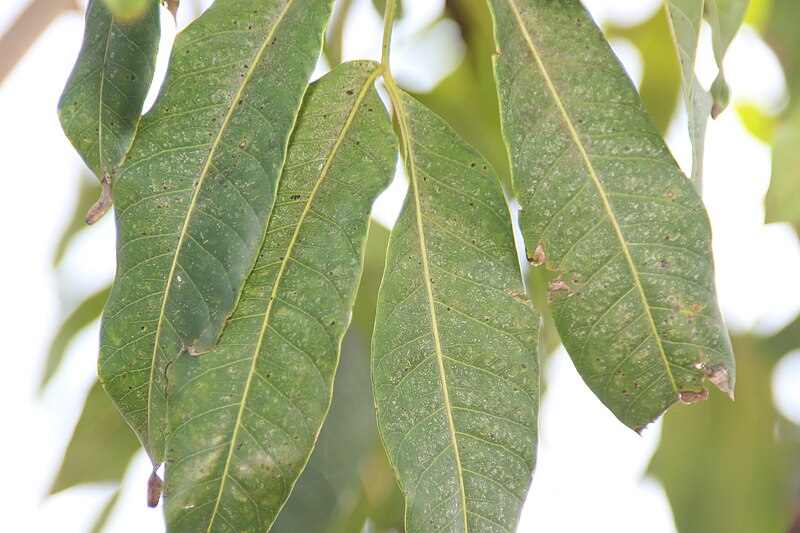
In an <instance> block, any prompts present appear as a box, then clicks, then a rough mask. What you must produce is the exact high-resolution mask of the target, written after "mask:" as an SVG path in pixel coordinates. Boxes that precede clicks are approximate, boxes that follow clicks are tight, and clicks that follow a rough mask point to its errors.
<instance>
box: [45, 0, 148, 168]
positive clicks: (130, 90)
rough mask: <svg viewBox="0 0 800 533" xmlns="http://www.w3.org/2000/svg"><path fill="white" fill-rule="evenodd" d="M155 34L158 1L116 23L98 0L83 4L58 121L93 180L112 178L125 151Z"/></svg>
mask: <svg viewBox="0 0 800 533" xmlns="http://www.w3.org/2000/svg"><path fill="white" fill-rule="evenodd" d="M160 35H161V25H160V22H159V8H158V3H157V2H150V6H148V8H147V10H146V12H145V13H144V14H143V16H142V18H141V19H139V20H136V21H133V22H130V23H125V22H120V21H118V20H116V19H115V18H114V16H113V15H112V14H111V12H110V11H109V10H108V8H107V7H106V6H105V5H104V3H103V2H102V1H101V0H92V1H91V2H89V5H88V6H87V9H86V29H85V30H84V37H83V44H82V45H81V51H80V53H79V55H78V59H77V60H76V62H75V66H74V67H73V70H72V73H71V74H70V77H69V79H68V80H67V83H66V86H65V87H64V92H63V93H62V95H61V98H60V99H59V102H58V118H59V121H60V122H61V126H62V128H63V130H64V133H65V134H66V136H67V138H68V139H69V140H70V142H71V143H72V145H73V146H74V147H75V150H77V152H78V154H80V156H81V158H83V160H84V161H85V162H86V165H87V166H88V167H89V168H90V169H91V170H92V172H94V173H95V175H96V176H97V177H98V179H101V180H102V179H103V178H104V177H106V176H111V175H112V174H114V173H115V167H117V166H118V165H119V164H120V163H121V162H122V159H123V157H124V155H125V152H127V150H128V148H130V145H131V142H132V141H133V136H134V133H135V131H136V127H137V125H138V123H139V118H140V116H141V114H142V106H143V105H144V100H145V97H146V96H147V91H148V90H149V88H150V84H151V83H152V81H153V74H154V72H155V61H156V53H157V52H158V41H159V38H160Z"/></svg>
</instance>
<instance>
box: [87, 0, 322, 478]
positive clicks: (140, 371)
mask: <svg viewBox="0 0 800 533" xmlns="http://www.w3.org/2000/svg"><path fill="white" fill-rule="evenodd" d="M330 12H331V1H329V0H325V1H322V0H289V1H285V2H279V1H274V0H273V1H268V2H264V1H261V0H220V1H218V2H216V3H215V4H214V5H213V6H212V7H211V8H209V9H208V10H207V11H206V12H205V13H204V14H203V15H202V16H201V17H200V18H198V19H196V20H195V21H194V22H193V23H192V24H191V25H190V26H188V27H187V28H186V29H185V30H183V31H182V32H181V33H180V34H178V36H177V37H176V40H175V45H174V47H173V51H172V58H171V62H170V67H169V71H168V73H167V78H166V80H165V82H164V87H163V89H162V91H161V95H160V97H159V99H158V101H157V102H156V105H155V106H154V108H153V110H152V111H151V112H150V113H149V114H148V115H147V116H145V117H144V118H143V119H142V123H141V125H140V127H139V131H138V133H137V136H136V140H135V142H134V144H133V146H132V148H131V150H130V153H129V155H128V158H127V161H126V162H125V164H124V166H123V169H122V171H121V173H120V175H119V177H118V178H117V179H116V180H114V182H113V191H112V193H113V199H114V204H115V206H116V218H117V275H116V279H115V281H114V287H113V289H112V292H111V297H110V299H109V302H108V305H107V306H106V310H105V313H104V315H103V323H102V344H101V353H100V364H99V373H100V378H101V381H102V382H103V385H104V386H105V388H106V390H107V391H108V392H109V394H110V395H111V397H112V398H113V399H114V401H115V402H116V403H117V406H118V407H119V408H120V410H121V411H122V413H123V414H124V415H125V417H126V418H127V420H128V422H129V423H130V424H131V426H132V427H133V428H134V430H135V431H136V432H137V434H138V435H139V438H140V440H141V441H142V443H143V444H144V446H145V449H146V450H147V451H148V453H149V454H150V457H151V459H152V460H153V462H154V463H155V464H158V463H161V462H162V461H163V449H162V448H163V440H164V435H163V429H164V418H165V409H166V398H165V395H164V386H165V383H164V376H165V368H166V366H167V365H168V364H169V362H170V361H172V360H174V359H175V358H176V357H177V356H178V355H179V354H180V353H181V352H183V351H184V350H186V351H189V352H190V353H195V354H196V353H202V352H206V351H208V350H209V349H211V348H212V347H213V346H214V345H215V344H216V342H217V339H218V338H219V335H220V333H221V331H222V328H223V326H224V323H225V320H226V319H227V318H228V317H229V316H230V314H231V313H232V312H233V309H234V307H235V305H236V302H237V300H238V298H239V296H240V294H241V290H242V286H243V284H244V281H245V278H246V277H247V275H248V273H249V272H250V270H251V268H252V266H253V263H254V261H255V257H256V255H257V253H258V250H259V248H260V246H261V242H262V241H263V238H264V231H265V228H266V222H267V218H268V216H269V213H270V210H271V208H272V204H273V203H274V198H275V190H276V187H277V180H278V176H279V173H280V170H281V167H282V165H283V161H284V157H285V149H286V143H287V142H288V137H289V134H290V132H291V130H292V127H293V125H294V122H295V119H296V115H297V111H298V108H299V107H300V102H301V99H302V96H303V94H304V92H305V89H306V86H307V83H308V78H309V76H310V75H311V72H312V70H313V68H314V65H315V63H316V61H317V58H318V57H319V53H320V49H321V46H322V44H321V42H322V34H323V32H324V28H325V25H326V24H327V21H328V18H329V17H330Z"/></svg>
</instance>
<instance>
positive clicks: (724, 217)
mask: <svg viewBox="0 0 800 533" xmlns="http://www.w3.org/2000/svg"><path fill="white" fill-rule="evenodd" d="M25 1H26V0H5V1H4V2H3V3H2V6H0V31H2V29H3V28H5V27H6V26H7V25H8V24H9V23H10V22H11V21H12V20H13V18H14V16H15V14H16V13H17V12H18V10H19V9H20V7H21V6H22V5H23V4H24V3H25ZM207 1H208V0H205V3H207ZM185 3H187V4H188V3H190V2H185ZM585 3H586V4H587V5H588V6H589V8H590V9H591V11H592V13H593V14H594V15H595V17H596V19H597V20H598V21H599V22H601V23H602V22H603V21H606V20H609V19H610V18H612V17H613V18H614V19H615V20H617V21H619V20H620V19H624V20H626V21H627V22H628V23H630V24H635V23H637V22H638V21H640V20H642V19H643V18H645V17H647V16H649V15H650V14H651V13H652V12H653V10H654V9H655V8H656V7H657V6H658V4H659V0H647V1H644V0H642V1H639V2H629V1H627V0H585ZM354 4H355V9H356V11H357V12H358V14H357V15H356V17H355V18H354V19H353V22H352V23H351V24H352V25H353V26H356V27H357V31H355V32H350V34H351V35H354V36H355V38H354V39H351V40H348V41H347V43H346V46H345V50H344V52H345V58H346V59H354V58H364V57H371V58H376V59H377V58H378V55H379V46H380V45H379V43H380V20H379V18H378V16H377V15H376V14H374V12H372V11H371V7H370V6H371V1H370V0H356V1H355V2H354ZM406 4H407V5H406V13H408V14H411V15H413V17H414V18H412V19H409V20H404V21H402V22H401V23H399V24H398V27H397V30H396V33H395V38H396V46H395V47H394V49H393V55H392V59H393V68H394V70H395V72H396V77H397V78H398V80H399V81H400V83H401V84H404V85H405V86H407V87H410V88H414V89H417V90H420V89H424V88H426V87H432V86H433V85H434V84H435V82H436V81H437V80H438V79H439V78H440V77H442V75H443V74H445V73H446V71H447V70H448V69H452V68H454V67H455V66H456V65H457V63H458V61H459V60H460V57H461V54H462V53H463V51H462V50H460V49H457V48H453V47H447V46H441V45H437V43H439V42H441V40H442V39H447V38H448V36H449V35H452V34H453V32H455V31H457V30H456V29H455V28H454V27H453V25H452V24H449V23H446V24H440V25H438V26H437V27H436V28H435V29H434V30H433V31H431V32H428V33H427V34H426V36H425V37H424V38H421V39H415V40H412V39H410V38H409V37H410V36H412V35H414V34H415V33H416V32H417V31H418V29H419V28H422V27H424V26H425V25H427V24H428V23H429V22H430V21H431V20H433V19H435V18H436V17H437V16H438V13H439V12H440V11H441V6H442V4H443V1H441V0H437V1H431V0H413V1H406ZM187 7H188V6H187ZM182 9H183V8H182ZM183 15H184V16H185V15H187V13H185V12H184V13H183ZM183 24H185V21H184V22H183ZM168 26H170V24H167V28H165V34H166V36H167V37H168V38H169V37H170V36H171V35H173V34H174V31H171V30H169V29H168ZM82 32H83V18H82V16H81V15H78V14H77V13H76V14H70V15H67V16H64V17H62V18H61V19H59V20H58V21H56V22H55V23H54V24H53V25H52V26H51V27H50V28H49V29H48V30H47V32H46V33H45V34H44V35H43V36H42V38H41V39H40V40H39V41H38V43H37V44H36V45H35V46H34V48H33V49H32V50H31V51H30V53H29V54H28V55H27V56H26V57H25V59H24V60H23V61H22V62H21V63H20V64H19V65H18V66H17V68H16V70H15V71H14V72H13V73H12V74H11V76H9V78H8V79H7V80H6V82H5V83H4V84H3V85H2V86H0V117H2V123H0V146H2V147H3V149H2V157H0V169H1V170H0V175H2V176H4V177H5V179H4V184H5V185H4V187H5V190H4V194H2V195H0V227H2V228H4V230H3V231H2V233H0V245H2V249H4V250H6V252H5V257H6V260H5V261H4V262H3V263H2V267H0V268H2V275H0V294H3V299H4V302H5V303H4V305H2V306H0V323H1V324H3V329H2V335H3V339H4V344H5V349H4V351H5V359H6V360H7V361H8V364H7V368H8V370H7V371H6V372H4V373H3V375H2V377H0V405H3V406H4V427H5V430H4V438H2V439H0V455H2V456H3V457H5V458H6V464H5V471H4V477H5V479H6V482H5V483H3V484H2V486H0V501H2V502H4V505H3V508H4V523H6V524H7V525H8V527H9V528H10V530H14V531H60V532H65V533H69V532H76V533H78V532H85V531H87V530H88V528H89V527H90V524H91V523H92V522H93V520H94V518H95V516H96V513H97V512H99V510H100V509H101V507H102V506H103V505H104V504H105V502H106V501H107V498H108V497H109V496H110V495H111V492H112V489H111V488H110V487H82V488H76V489H71V490H68V491H65V492H63V493H61V494H58V495H56V496H53V497H49V498H48V497H46V493H47V489H48V487H49V485H50V483H51V481H52V478H53V476H54V475H55V472H56V471H57V468H58V466H59V464H60V461H61V453H62V452H63V450H64V448H65V446H66V443H67V442H68V440H69V438H70V434H71V431H72V428H73V426H74V423H75V421H76V420H77V417H78V415H79V413H80V409H81V406H82V403H83V399H84V398H85V394H86V392H87V391H88V387H89V385H90V384H91V383H92V381H93V380H94V375H95V367H96V355H97V325H96V324H95V325H94V326H92V327H91V328H88V329H87V330H86V331H84V332H83V333H82V334H81V335H80V336H79V338H78V339H77V340H76V341H75V342H73V344H72V345H71V347H70V349H69V353H68V357H67V359H66V361H65V364H64V366H63V367H62V369H61V371H60V372H59V374H58V376H57V379H56V380H55V381H54V382H53V384H52V386H51V387H50V388H49V389H48V390H47V391H46V392H45V394H43V395H39V394H38V392H37V388H38V382H39V379H40V378H39V376H40V373H41V370H42V362H43V354H44V353H45V351H46V348H47V345H48V343H49V339H50V338H51V336H52V334H53V332H54V331H55V328H56V327H57V323H58V321H59V320H60V317H61V315H62V312H63V311H64V310H65V309H71V307H72V306H74V305H75V304H76V303H77V302H78V301H80V300H81V299H82V298H83V297H85V296H86V295H88V294H89V293H91V292H93V291H94V290H96V289H98V288H100V287H101V286H103V285H104V284H106V283H107V282H108V281H110V279H111V278H112V276H113V270H114V230H113V223H112V217H110V216H108V217H106V218H105V219H104V220H103V221H101V222H100V223H99V224H98V225H96V226H94V227H92V228H91V229H89V230H86V231H84V232H83V234H82V235H81V236H80V238H79V242H78V245H77V246H73V248H72V250H71V253H70V254H69V256H68V257H67V259H66V261H65V262H64V265H63V266H62V267H61V268H60V269H59V271H58V272H56V273H54V272H53V271H52V269H51V267H50V265H51V262H52V253H53V248H54V245H55V243H56V240H57V238H58V236H59V234H60V233H61V231H62V227H63V225H64V224H65V223H66V221H67V220H68V217H69V216H70V212H71V210H72V208H73V204H74V201H75V196H76V191H77V189H78V185H79V180H80V179H81V178H80V169H81V168H82V163H81V162H80V160H79V159H78V157H77V155H75V153H74V152H73V150H72V148H71V146H70V145H69V143H68V142H67V140H66V139H65V138H64V136H63V134H62V133H61V129H60V127H59V124H58V120H57V118H56V113H55V109H56V103H57V101H58V97H59V94H60V92H61V89H62V87H63V84H64V82H65V80H66V78H67V76H68V74H69V72H70V70H71V68H72V64H73V62H74V60H75V57H76V55H77V52H78V49H79V47H80V42H81V36H82ZM626 44H627V46H626ZM709 46H710V39H709V38H708V35H705V36H704V41H703V44H702V48H703V51H701V56H700V59H699V67H698V68H699V76H700V79H701V81H703V82H704V83H706V85H708V83H710V81H711V80H712V79H713V77H714V75H715V71H716V69H715V67H714V65H713V57H712V56H711V53H710V49H709ZM615 48H616V49H617V51H618V53H619V54H620V55H621V58H622V60H623V62H624V63H625V64H626V66H627V67H628V69H629V71H630V72H631V76H632V78H633V79H634V80H636V81H638V80H639V79H640V77H641V58H639V57H638V55H637V52H636V50H635V48H633V47H632V46H630V45H629V43H624V42H618V43H615ZM162 65H163V62H162ZM437 72H438V74H435V73H437ZM726 73H727V75H728V79H729V81H730V84H731V89H732V94H733V98H734V99H743V100H747V101H750V102H752V103H755V104H757V105H759V106H762V107H763V108H765V109H777V108H779V107H780V105H781V104H782V102H784V101H785V98H786V95H785V87H784V81H783V77H782V74H781V71H780V67H779V65H778V62H777V60H776V59H775V57H774V55H773V54H772V53H771V52H770V51H769V49H768V48H767V47H766V45H764V44H763V42H761V41H760V39H759V38H758V36H757V35H756V33H755V32H754V31H752V30H749V29H746V30H745V31H743V32H742V33H741V34H740V36H739V37H737V39H736V40H735V41H734V43H733V45H732V47H731V49H730V52H729V54H728V60H727V62H726ZM683 121H684V122H681V120H676V121H675V124H674V125H673V127H672V128H671V131H670V134H669V138H668V141H669V144H670V147H671V149H672V150H673V153H674V154H675V156H676V158H677V159H678V161H679V162H680V163H681V165H682V166H683V167H684V168H685V169H688V168H689V165H690V158H691V156H690V149H689V141H688V138H687V137H686V135H685V133H684V128H685V118H684V119H683ZM769 171H770V153H769V149H768V147H766V146H765V145H763V144H761V143H759V142H758V141H756V140H754V139H753V138H752V137H750V136H749V135H748V134H747V133H746V132H745V130H744V128H743V127H742V125H741V123H740V122H739V120H738V119H737V117H736V114H735V113H734V112H732V111H728V112H726V113H724V114H723V115H722V116H721V117H720V118H719V119H718V120H717V121H716V122H712V123H711V124H710V125H709V130H708V137H707V141H706V165H705V191H704V195H705V200H706V205H707V207H708V211H709V214H710V217H711V221H712V226H713V230H714V254H715V258H716V265H717V282H718V291H719V296H720V301H721V303H722V307H723V311H724V313H725V316H726V318H727V321H728V324H729V326H731V328H732V329H736V330H746V329H750V328H755V329H756V330H758V331H763V332H769V331H775V330H777V329H779V328H780V327H781V326H783V325H784V324H785V323H786V322H788V321H789V320H791V319H792V318H793V317H794V316H795V315H796V313H797V312H798V302H797V298H796V297H795V298H791V296H792V295H795V296H796V295H798V294H800V278H799V277H798V276H797V275H796V274H797V272H800V246H799V245H798V241H797V237H796V236H795V234H794V233H793V232H792V231H791V229H789V228H788V227H787V226H784V225H771V226H764V225H763V224H762V221H763V206H762V203H763V195H764V193H765V191H766V188H767V184H768V180H769ZM404 189H405V185H404V183H403V180H402V178H401V179H398V180H397V183H395V184H394V185H393V186H392V188H391V189H390V192H389V193H387V195H386V196H385V197H384V198H382V199H381V200H380V201H379V203H378V204H377V206H376V211H377V212H376V217H377V218H379V219H380V220H382V221H384V222H391V220H393V217H394V216H396V212H397V209H398V206H399V200H398V199H399V198H400V197H401V195H402V192H403V190H404ZM756 258H758V259H757V260H756ZM763 265H770V267H769V268H770V274H769V278H770V279H771V280H775V279H779V280H781V290H780V291H772V290H769V291H767V290H763V285H764V284H763V283H762V282H760V281H759V280H760V279H762V277H763V272H762V270H763ZM58 280H69V287H68V288H65V289H60V288H59V285H58ZM780 369H781V374H780V375H779V376H780V377H777V375H776V380H775V383H776V385H778V386H779V394H777V398H776V399H777V400H778V403H779V405H780V406H781V407H782V408H783V409H784V411H785V412H786V414H787V415H788V416H790V417H792V418H793V419H794V420H796V421H798V422H800V392H798V391H800V353H796V354H793V355H792V356H791V357H789V358H787V359H785V360H784V361H783V362H782V364H781V365H780ZM543 371H544V374H545V376H546V379H547V383H548V392H547V394H546V396H545V397H544V400H543V405H542V416H541V422H540V426H541V436H540V441H541V442H540V450H539V462H538V466H537V472H536V475H535V478H534V482H533V486H532V489H531V493H530V497H529V500H528V503H527V504H526V507H525V509H524V511H523V516H522V521H521V524H520V531H523V532H526V531H534V530H536V531H548V532H555V533H559V532H573V531H600V532H602V531H609V532H611V531H613V532H615V533H626V532H629V533H634V532H636V533H638V532H639V531H642V528H643V526H642V524H648V526H647V527H646V529H647V531H650V532H653V533H670V532H673V531H674V530H675V527H674V523H673V519H672V515H671V511H670V509H669V507H668V505H667V504H666V499H665V496H664V492H663V489H662V488H661V487H660V485H659V484H658V482H657V481H656V480H653V479H649V478H647V479H644V480H643V479H642V476H643V474H644V471H645V469H646V466H647V463H648V461H649V459H650V457H651V455H652V453H653V451H654V450H655V448H656V446H657V443H658V439H659V433H660V424H655V425H654V426H653V427H652V428H651V429H649V430H648V431H646V432H645V435H644V437H638V436H637V435H635V434H634V433H633V432H631V431H630V430H628V429H627V428H625V427H623V426H622V425H621V424H619V422H617V421H616V419H615V418H614V417H613V416H612V415H611V414H610V413H609V412H608V411H607V410H606V409H605V408H604V407H603V406H602V405H601V404H600V403H599V402H598V401H597V400H596V399H595V398H594V396H592V394H591V393H590V392H589V391H588V389H586V387H585V386H584V385H583V383H582V381H581V380H580V378H579V377H578V376H577V374H576V372H575V370H574V368H573V367H572V363H571V362H570V361H569V359H568V357H567V356H566V355H565V354H564V353H559V354H558V355H556V357H554V358H553V360H552V362H551V364H550V365H548V367H547V368H545V369H544V370H543ZM780 391H782V392H780ZM149 473H150V469H149V464H148V462H147V460H146V458H145V457H144V455H143V454H140V455H139V456H138V457H137V460H136V461H135V462H134V463H133V464H132V466H131V467H130V469H129V472H128V474H127V478H126V481H125V489H124V491H123V496H122V501H121V504H120V506H119V508H118V510H117V512H116V513H115V514H114V516H113V517H112V521H111V524H110V526H109V528H108V530H107V531H112V532H115V533H117V532H144V531H152V532H158V531H163V523H162V517H161V513H160V512H159V511H153V510H150V509H148V508H147V507H146V506H145V486H146V480H147V477H148V475H149Z"/></svg>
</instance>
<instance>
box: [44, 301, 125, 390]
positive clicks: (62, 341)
mask: <svg viewBox="0 0 800 533" xmlns="http://www.w3.org/2000/svg"><path fill="white" fill-rule="evenodd" d="M110 291H111V287H103V288H102V289H100V290H99V291H97V292H95V293H94V294H92V295H90V296H89V297H88V298H86V299H85V300H84V301H82V302H81V303H79V304H78V306H77V307H76V308H75V309H74V310H73V311H72V313H70V314H69V316H68V317H67V318H66V319H65V320H64V322H63V323H62V324H61V325H60V326H59V327H58V331H57V332H56V334H55V336H54V337H53V340H52V341H50V348H49V349H48V351H47V359H46V360H45V364H44V373H43V375H42V383H41V388H42V389H44V388H45V387H46V386H47V383H48V382H49V381H50V379H51V378H52V377H53V374H55V372H56V370H57V369H58V366H59V365H60V364H61V360H62V359H64V354H65V353H66V351H67V346H69V343H70V341H71V340H72V339H73V338H75V335H77V334H78V333H79V332H80V331H81V330H82V329H83V328H85V327H86V326H88V325H89V324H91V323H92V322H94V321H95V320H96V319H98V318H100V314H101V313H102V311H103V305H105V303H106V300H108V294H109V292H110Z"/></svg>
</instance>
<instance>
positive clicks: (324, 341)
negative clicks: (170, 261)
mask: <svg viewBox="0 0 800 533" xmlns="http://www.w3.org/2000/svg"><path fill="white" fill-rule="evenodd" d="M377 75H378V69H377V65H375V64H374V63H369V62H356V63H348V64H344V65H342V66H340V67H338V68H337V69H335V70H334V71H332V72H331V73H329V74H327V75H326V76H324V77H323V78H322V79H321V80H320V81H318V82H316V83H315V84H313V85H312V86H311V87H310V88H309V91H308V94H307V96H306V100H305V102H304V105H303V108H302V110H301V115H300V118H299V120H298V124H297V128H296V129H295V132H294V133H293V137H292V141H291V143H290V147H289V152H288V156H287V162H286V166H285V168H284V173H283V176H282V177H281V182H280V191H279V193H278V196H279V198H280V200H279V202H278V203H276V207H275V209H274V211H273V214H272V217H271V220H270V225H269V229H268V233H267V239H266V240H265V242H264V247H263V248H262V252H261V254H260V256H259V259H258V262H257V264H256V267H255V268H254V270H253V273H252V275H251V276H250V278H249V279H248V282H247V286H246V288H245V292H244V296H243V298H242V300H241V304H240V306H239V307H238V308H237V310H236V312H235V313H234V315H233V316H232V317H231V320H230V324H229V326H228V328H227V329H226V331H225V334H224V335H223V337H222V340H221V342H220V344H219V345H218V346H217V348H215V350H214V351H213V352H212V353H210V354H208V355H207V356H203V357H196V358H192V357H187V356H185V355H184V356H183V357H180V358H179V359H178V360H176V361H175V363H174V364H173V365H172V366H171V367H170V374H171V376H174V377H171V379H170V390H171V391H172V392H171V404H170V412H169V413H170V415H169V416H170V419H169V420H170V425H171V429H170V433H169V449H170V455H169V457H168V463H167V480H166V482H167V488H166V502H167V504H166V515H167V521H168V523H169V524H171V525H172V527H173V528H175V530H178V531H181V530H186V531H195V530H200V529H208V530H210V529H211V528H212V527H213V526H214V525H215V524H219V523H220V522H221V521H224V522H230V523H233V522H235V521H236V520H242V522H240V523H242V524H244V526H243V529H248V528H251V529H253V530H259V531H261V530H265V529H267V528H268V527H269V526H270V524H271V523H272V522H273V521H274V519H275V517H276V515H277V513H278V511H279V510H280V508H281V507H282V505H283V503H284V502H285V500H286V498H288V495H289V492H290V490H291V488H292V486H293V485H294V483H295V480H296V479H297V476H298V475H299V474H300V472H301V471H302V469H303V467H304V465H305V463H306V461H307V460H308V456H309V455H310V453H311V450H312V448H313V445H314V442H315V441H316V436H317V434H318V431H319V428H320V426H321V424H322V420H323V418H324V416H325V414H326V412H327V410H328V406H329V404H330V398H331V386H332V382H333V377H334V372H335V368H336V363H337V361H338V356H339V346H340V343H341V339H342V335H343V334H344V330H345V329H346V327H347V323H348V322H349V314H350V309H351V308H352V305H353V302H354V299H355V293H356V288H357V284H358V278H359V276H360V273H361V261H362V259H363V251H364V245H365V241H366V233H367V224H368V220H369V216H368V215H369V208H370V205H371V203H372V201H373V200H374V198H375V196H377V194H378V192H379V191H380V190H381V189H382V188H384V187H385V186H386V185H388V181H389V178H390V176H391V170H392V168H393V164H394V154H395V151H394V149H393V143H392V142H391V138H392V135H391V129H390V128H391V125H390V122H389V119H388V115H386V114H385V113H382V111H383V106H382V104H381V103H380V100H379V99H378V97H377V94H376V92H375V90H374V87H373V82H374V80H375V78H376V77H377ZM339 118H341V119H342V120H341V122H338V121H337V119H339ZM331 241H333V244H332V245H331ZM223 391H224V392H223ZM204 428H210V429H208V430H206V429H204ZM198 465H199V469H200V471H201V474H199V475H198V474H197V469H198ZM242 495H250V497H251V498H252V505H251V506H250V507H249V508H248V507H247V506H243V505H242V504H241V503H240V502H239V497H241V496H242ZM223 502H224V503H223ZM204 504H205V505H204ZM194 509H196V510H194ZM240 529H241V528H240Z"/></svg>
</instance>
